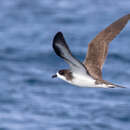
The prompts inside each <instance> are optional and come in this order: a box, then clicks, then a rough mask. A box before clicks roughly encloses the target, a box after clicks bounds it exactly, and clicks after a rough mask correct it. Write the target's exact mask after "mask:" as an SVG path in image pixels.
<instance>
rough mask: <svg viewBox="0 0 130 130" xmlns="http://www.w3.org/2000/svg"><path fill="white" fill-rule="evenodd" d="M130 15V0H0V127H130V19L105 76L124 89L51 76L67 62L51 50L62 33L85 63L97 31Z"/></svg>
mask: <svg viewBox="0 0 130 130" xmlns="http://www.w3.org/2000/svg"><path fill="white" fill-rule="evenodd" d="M128 13H130V0H118V1H117V0H115V1H114V0H108V1H105V0H104V1H103V0H79V1H76V0H1V1H0V130H29V129H30V130H130V22H129V23H128V24H127V25H126V27H125V28H124V29H123V31H122V32H121V33H120V35H118V36H117V37H116V38H115V39H114V40H113V41H112V43H111V44H110V47H109V55H108V57H107V60H106V62H105V65H104V68H103V77H104V79H105V80H108V81H111V82H114V83H117V84H120V85H123V86H126V87H127V88H126V89H103V88H79V87H75V86H72V85H70V84H67V83H65V82H64V81H62V80H59V79H52V78H51V75H53V74H55V73H56V72H57V71H58V70H59V69H64V68H67V67H68V66H67V65H66V64H65V63H64V61H63V60H62V59H60V58H59V57H58V56H56V54H55V52H54V51H53V48H52V40H53V37H54V35H55V33H56V32H58V31H62V32H63V33H64V36H65V39H66V41H67V43H68V45H69V47H70V49H71V50H72V53H73V54H74V55H75V56H76V57H77V58H78V59H80V60H81V61H83V59H84V57H85V54H86V50H87V47H88V43H89V42H90V41H91V40H92V39H93V38H94V37H95V36H96V34H97V33H98V32H100V31H101V30H102V29H104V28H105V27H107V26H108V25H109V24H111V23H112V22H113V21H115V20H116V19H118V18H119V17H121V16H123V15H126V14H128Z"/></svg>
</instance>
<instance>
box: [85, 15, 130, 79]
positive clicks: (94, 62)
mask: <svg viewBox="0 0 130 130" xmlns="http://www.w3.org/2000/svg"><path fill="white" fill-rule="evenodd" d="M129 19H130V14H128V15H125V16H123V17H121V18H120V19H118V20H117V21H115V22H114V23H112V24H111V25H109V26H108V27H107V28H106V29H104V30H103V31H101V32H100V33H99V34H98V35H97V36H96V37H95V38H94V39H93V40H92V41H91V42H90V43H89V45H88V52H87V55H86V58H85V60H84V64H85V66H86V67H87V70H88V72H89V73H90V75H91V76H92V77H94V78H95V79H102V66H103V64H104V61H105V59H106V56H107V51H108V45H109V43H110V42H111V41H112V40H113V39H114V38H115V37H116V35H117V34H119V33H120V31H121V30H122V29H123V28H124V26H125V25H126V23H127V22H128V20H129Z"/></svg>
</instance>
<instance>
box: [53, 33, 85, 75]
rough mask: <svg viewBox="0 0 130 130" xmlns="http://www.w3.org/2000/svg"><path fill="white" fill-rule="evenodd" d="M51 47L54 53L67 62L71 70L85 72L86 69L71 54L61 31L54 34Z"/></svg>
mask: <svg viewBox="0 0 130 130" xmlns="http://www.w3.org/2000/svg"><path fill="white" fill-rule="evenodd" d="M53 48H54V50H55V52H56V54H57V55H58V56H60V57H61V58H63V59H64V60H65V61H66V62H67V63H68V64H69V66H70V69H71V71H75V72H78V73H79V72H81V73H84V74H86V71H87V69H86V68H85V66H84V65H83V64H82V63H81V62H79V61H78V60H77V59H76V58H75V57H74V56H72V54H71V52H70V50H69V47H68V46H67V44H66V41H65V39H64V37H63V34H62V33H61V32H58V33H57V34H56V35H55V37H54V39H53Z"/></svg>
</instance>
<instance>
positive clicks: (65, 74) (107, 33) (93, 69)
mask: <svg viewBox="0 0 130 130" xmlns="http://www.w3.org/2000/svg"><path fill="white" fill-rule="evenodd" d="M128 20H130V14H127V15H125V16H123V17H121V18H119V19H118V20H116V21H115V22H113V23H112V24H110V25H109V26H108V27H107V28H105V29H104V30H103V31H101V32H100V33H99V34H98V35H97V36H96V37H95V38H94V39H93V40H92V41H91V42H90V43H89V44H88V51H87V55H86V57H85V60H84V61H83V63H82V62H80V61H79V60H77V59H76V58H75V57H74V56H73V55H72V53H71V51H70V49H69V47H68V45H67V43H66V41H65V38H64V36H63V34H62V32H58V33H57V34H56V35H55V37H54V39H53V49H54V51H55V53H56V54H57V55H58V56H59V57H61V58H63V59H64V60H65V62H67V63H68V64H69V66H70V69H63V70H60V71H58V72H57V73H56V74H55V75H53V76H52V77H53V78H54V77H58V78H60V79H62V80H64V81H66V82H68V83H70V84H73V85H76V86H80V87H102V88H114V87H120V88H124V87H123V86H120V85H116V84H113V83H111V82H108V81H106V80H103V78H102V67H103V64H104V62H105V59H106V57H107V52H108V46H109V43H110V42H111V41H112V40H113V39H114V38H115V37H116V36H117V35H118V34H119V33H120V31H121V30H122V29H123V28H124V27H125V25H126V24H127V22H128Z"/></svg>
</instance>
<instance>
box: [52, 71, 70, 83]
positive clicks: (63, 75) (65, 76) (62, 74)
mask: <svg viewBox="0 0 130 130" xmlns="http://www.w3.org/2000/svg"><path fill="white" fill-rule="evenodd" d="M56 77H58V78H60V79H62V80H65V81H66V80H71V78H72V74H71V72H70V71H69V70H59V71H58V72H57V73H56V74H55V75H53V76H52V78H56Z"/></svg>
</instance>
